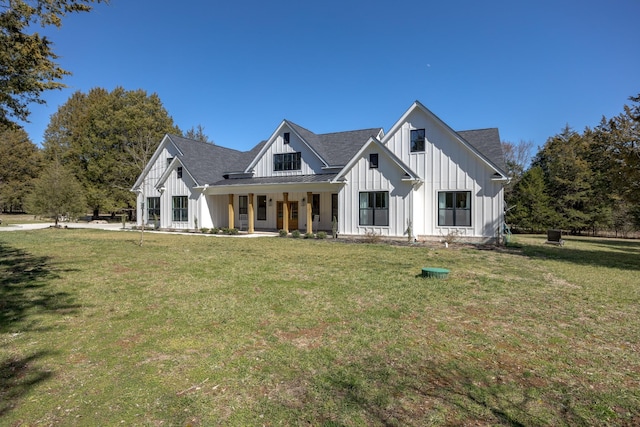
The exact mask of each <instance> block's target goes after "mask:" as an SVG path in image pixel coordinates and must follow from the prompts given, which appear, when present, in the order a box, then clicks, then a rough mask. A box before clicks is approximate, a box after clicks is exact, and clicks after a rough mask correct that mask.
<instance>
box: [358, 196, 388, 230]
mask: <svg viewBox="0 0 640 427" xmlns="http://www.w3.org/2000/svg"><path fill="white" fill-rule="evenodd" d="M360 225H378V226H387V225H389V192H388V191H371V192H363V193H360Z"/></svg>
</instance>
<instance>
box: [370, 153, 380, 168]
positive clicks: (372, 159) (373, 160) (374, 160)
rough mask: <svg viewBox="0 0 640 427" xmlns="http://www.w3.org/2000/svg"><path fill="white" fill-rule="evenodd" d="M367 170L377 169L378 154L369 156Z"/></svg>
mask: <svg viewBox="0 0 640 427" xmlns="http://www.w3.org/2000/svg"><path fill="white" fill-rule="evenodd" d="M369 168H370V169H377V168H378V153H371V154H369Z"/></svg>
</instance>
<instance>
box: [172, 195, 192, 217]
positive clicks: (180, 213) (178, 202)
mask: <svg viewBox="0 0 640 427" xmlns="http://www.w3.org/2000/svg"><path fill="white" fill-rule="evenodd" d="M188 203H189V201H188V198H187V196H173V220H174V221H184V222H186V221H189V205H188Z"/></svg>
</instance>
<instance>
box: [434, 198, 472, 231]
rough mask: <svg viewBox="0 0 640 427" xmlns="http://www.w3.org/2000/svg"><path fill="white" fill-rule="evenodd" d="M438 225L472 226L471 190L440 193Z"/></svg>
mask: <svg viewBox="0 0 640 427" xmlns="http://www.w3.org/2000/svg"><path fill="white" fill-rule="evenodd" d="M438 225H439V226H452V227H471V192H470V191H442V192H439V193H438Z"/></svg>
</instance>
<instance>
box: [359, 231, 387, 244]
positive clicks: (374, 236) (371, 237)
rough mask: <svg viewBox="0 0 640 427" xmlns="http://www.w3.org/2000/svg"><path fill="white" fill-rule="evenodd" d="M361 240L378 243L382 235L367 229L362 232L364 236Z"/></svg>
mask: <svg viewBox="0 0 640 427" xmlns="http://www.w3.org/2000/svg"><path fill="white" fill-rule="evenodd" d="M362 240H364V241H365V242H366V243H380V240H382V236H381V235H380V234H378V233H376V232H375V231H373V230H369V231H367V232H366V233H364V237H363V239H362Z"/></svg>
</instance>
